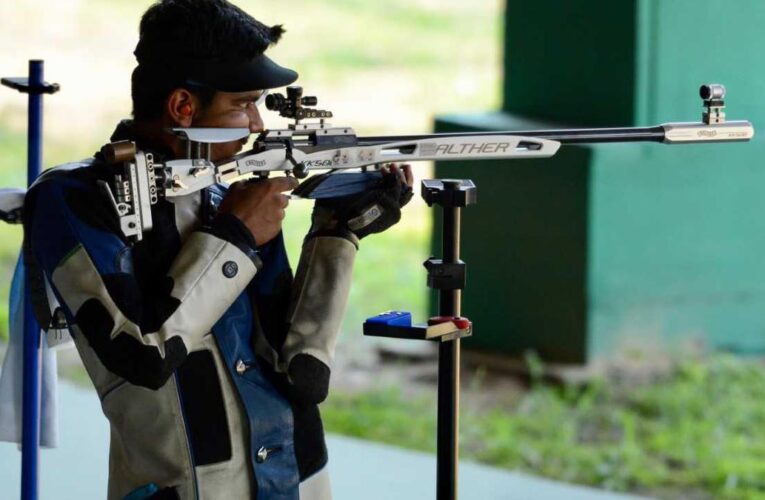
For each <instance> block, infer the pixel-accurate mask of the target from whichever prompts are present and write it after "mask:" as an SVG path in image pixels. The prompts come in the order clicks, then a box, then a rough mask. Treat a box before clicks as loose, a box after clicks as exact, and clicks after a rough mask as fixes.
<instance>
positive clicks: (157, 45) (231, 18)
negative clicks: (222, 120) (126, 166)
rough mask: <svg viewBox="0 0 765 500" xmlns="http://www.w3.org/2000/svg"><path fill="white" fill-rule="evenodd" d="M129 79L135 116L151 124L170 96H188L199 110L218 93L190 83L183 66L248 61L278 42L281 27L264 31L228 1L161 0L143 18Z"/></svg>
mask: <svg viewBox="0 0 765 500" xmlns="http://www.w3.org/2000/svg"><path fill="white" fill-rule="evenodd" d="M139 32H140V38H139V40H138V45H136V48H135V51H134V52H133V53H134V54H135V57H136V59H137V61H138V67H136V68H135V70H134V71H133V76H132V81H131V83H132V97H133V116H134V117H135V118H136V119H137V120H151V119H156V118H159V117H160V116H161V115H162V107H163V106H164V103H165V100H166V99H167V97H168V96H169V95H170V93H171V92H172V91H173V90H174V89H176V88H179V87H183V88H186V89H188V90H189V91H191V92H192V93H193V94H194V95H196V96H197V98H199V100H200V102H201V104H202V106H207V105H209V104H210V102H212V99H213V96H214V95H215V92H216V90H215V89H214V88H212V87H209V86H206V85H200V84H199V83H197V82H190V81H188V79H187V76H188V75H186V74H184V73H185V70H186V65H188V64H193V63H194V62H199V61H225V60H232V61H235V60H241V59H249V58H253V57H255V56H257V55H258V54H261V53H263V52H264V51H265V50H266V49H267V48H268V47H269V46H270V45H272V44H274V43H276V42H277V41H278V40H279V38H280V37H281V35H282V33H283V32H284V30H283V28H282V27H281V26H271V27H269V26H266V25H264V24H263V23H261V22H260V21H258V20H256V19H255V18H253V17H252V16H250V15H249V14H247V13H246V12H244V11H243V10H241V9H240V8H239V7H237V6H235V5H233V4H231V3H229V2H227V1H226V0H160V1H158V2H157V3H155V4H154V5H152V6H151V7H149V9H148V10H147V11H146V12H145V13H144V15H143V17H142V18H141V24H140V26H139Z"/></svg>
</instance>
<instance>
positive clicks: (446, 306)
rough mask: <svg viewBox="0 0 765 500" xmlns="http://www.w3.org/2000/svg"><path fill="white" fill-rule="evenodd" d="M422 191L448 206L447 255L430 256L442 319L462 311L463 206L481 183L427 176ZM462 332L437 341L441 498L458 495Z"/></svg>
mask: <svg viewBox="0 0 765 500" xmlns="http://www.w3.org/2000/svg"><path fill="white" fill-rule="evenodd" d="M422 197H423V198H424V199H425V202H426V203H427V204H428V205H429V206H432V205H433V204H436V205H440V206H441V207H442V209H443V227H442V238H441V241H442V253H443V259H440V260H439V259H434V258H431V259H428V260H427V261H426V262H425V267H426V269H427V270H428V286H429V287H430V288H434V289H437V290H438V291H439V309H438V312H439V315H440V317H441V318H442V319H447V318H448V319H453V318H458V317H459V316H460V313H461V311H460V309H461V303H462V289H463V288H464V287H465V263H464V262H462V261H461V260H460V215H461V214H460V210H461V208H462V207H465V206H467V205H470V204H473V203H475V202H476V187H475V185H474V184H473V182H472V181H469V180H443V181H438V180H425V181H423V182H422ZM459 406H460V338H459V337H457V338H454V339H448V340H447V339H442V341H441V342H440V343H439V345H438V444H437V446H438V451H437V464H438V465H437V481H438V484H437V495H436V497H437V499H438V500H454V499H456V498H457V484H458V480H457V478H458V474H457V471H458V462H459Z"/></svg>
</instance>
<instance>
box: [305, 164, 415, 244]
mask: <svg viewBox="0 0 765 500" xmlns="http://www.w3.org/2000/svg"><path fill="white" fill-rule="evenodd" d="M381 171H382V177H381V178H380V181H379V182H378V184H377V185H376V186H373V187H372V188H370V189H367V190H365V191H363V192H361V193H356V194H352V195H348V196H340V197H336V198H325V199H319V200H316V204H315V206H314V212H313V217H312V226H311V231H310V233H309V238H310V237H312V236H320V235H327V236H331V235H335V236H347V235H348V233H352V234H353V235H355V236H356V237H357V238H358V239H361V238H364V237H365V236H368V235H370V234H374V233H381V232H383V231H385V230H386V229H388V228H389V227H391V226H392V225H394V224H396V223H397V222H398V221H399V220H400V219H401V208H402V207H403V206H404V205H406V204H407V203H409V200H411V199H412V185H413V183H414V178H413V176H412V168H411V166H410V165H407V164H403V165H396V164H395V163H389V164H386V165H384V166H383V167H382V168H381Z"/></svg>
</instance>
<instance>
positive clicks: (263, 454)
mask: <svg viewBox="0 0 765 500" xmlns="http://www.w3.org/2000/svg"><path fill="white" fill-rule="evenodd" d="M268 451H269V450H268V448H266V447H265V446H261V447H260V449H259V450H258V452H257V453H256V454H255V461H256V462H258V463H259V464H262V463H263V462H265V461H266V459H267V458H268Z"/></svg>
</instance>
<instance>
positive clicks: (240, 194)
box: [218, 177, 298, 246]
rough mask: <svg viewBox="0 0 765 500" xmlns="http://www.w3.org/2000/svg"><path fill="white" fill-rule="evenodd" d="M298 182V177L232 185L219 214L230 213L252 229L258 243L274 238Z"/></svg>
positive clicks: (280, 226) (264, 242) (279, 228)
mask: <svg viewBox="0 0 765 500" xmlns="http://www.w3.org/2000/svg"><path fill="white" fill-rule="evenodd" d="M297 185H298V181H297V180H296V179H295V178H294V177H275V178H273V179H263V180H258V181H254V182H252V181H250V182H248V181H240V182H235V183H234V184H232V185H231V187H229V190H228V194H226V197H225V198H224V199H223V202H221V204H220V208H219V210H218V212H219V213H230V214H232V215H234V216H235V217H236V218H238V219H239V220H241V221H242V222H243V223H244V225H245V226H247V229H249V230H250V232H251V233H252V236H253V237H254V238H255V242H256V244H257V245H258V246H261V245H264V244H266V243H268V242H269V241H271V240H272V239H273V238H274V237H275V236H276V235H277V234H279V231H281V229H282V221H283V220H284V209H285V208H287V205H289V197H288V196H287V195H285V194H283V192H284V191H291V190H293V189H295V188H296V187H297Z"/></svg>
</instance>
